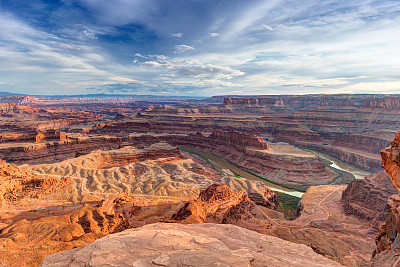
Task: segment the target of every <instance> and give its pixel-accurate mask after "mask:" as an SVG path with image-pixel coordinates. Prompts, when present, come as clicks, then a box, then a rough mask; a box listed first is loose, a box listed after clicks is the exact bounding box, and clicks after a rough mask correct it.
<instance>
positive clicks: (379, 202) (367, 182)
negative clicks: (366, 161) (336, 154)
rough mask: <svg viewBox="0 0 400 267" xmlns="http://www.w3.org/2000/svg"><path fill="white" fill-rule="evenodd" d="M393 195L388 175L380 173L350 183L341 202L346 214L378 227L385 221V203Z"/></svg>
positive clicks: (394, 191)
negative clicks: (373, 223)
mask: <svg viewBox="0 0 400 267" xmlns="http://www.w3.org/2000/svg"><path fill="white" fill-rule="evenodd" d="M395 193H396V190H395V189H394V187H393V185H392V183H391V182H390V178H389V175H387V174H386V173H384V172H381V173H377V174H372V175H370V176H367V177H365V179H357V180H355V181H352V182H351V183H350V184H349V185H348V186H347V188H346V190H344V191H343V195H342V202H343V204H344V208H345V210H346V213H348V214H354V215H356V216H358V217H360V218H361V219H365V220H369V221H375V224H376V225H378V224H379V223H382V222H384V221H385V220H386V218H387V208H386V202H387V199H388V197H390V196H391V195H393V194H395Z"/></svg>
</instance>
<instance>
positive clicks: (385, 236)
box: [372, 130, 400, 266]
mask: <svg viewBox="0 0 400 267" xmlns="http://www.w3.org/2000/svg"><path fill="white" fill-rule="evenodd" d="M381 156H382V167H383V168H385V171H386V172H387V173H388V174H389V176H390V180H391V181H392V184H393V186H394V187H395V188H396V190H397V191H398V192H399V193H400V130H399V131H397V132H396V136H395V139H394V141H393V142H392V143H391V146H390V147H388V148H385V149H384V150H382V152H381ZM387 208H388V212H389V217H388V218H387V220H386V222H385V223H384V224H382V225H381V226H380V227H378V231H379V233H378V235H377V236H376V250H375V252H374V258H373V260H372V261H373V266H398V264H399V251H400V216H399V214H400V195H399V194H395V195H392V196H390V197H389V199H388V201H387Z"/></svg>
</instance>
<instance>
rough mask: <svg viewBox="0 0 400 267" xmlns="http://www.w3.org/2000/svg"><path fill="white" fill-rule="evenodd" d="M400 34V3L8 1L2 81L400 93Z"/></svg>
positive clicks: (49, 87) (0, 25)
mask: <svg viewBox="0 0 400 267" xmlns="http://www.w3.org/2000/svg"><path fill="white" fill-rule="evenodd" d="M2 3H3V2H2ZM28 18H29V19H28ZM398 25H400V5H398V1H397V0H370V1H333V0H329V1H317V0H306V1H289V2H288V1H283V0H270V1H261V0H251V1H246V3H244V2H243V1H242V0H230V1H229V5H221V4H219V3H218V1H185V0H171V1H164V0H132V1H129V0H115V1H107V0H74V1H40V0H31V1H25V2H24V4H20V3H19V4H16V2H15V1H11V0H4V4H2V5H0V57H1V64H0V77H7V80H6V81H7V84H2V90H3V88H7V87H8V88H9V90H10V91H12V90H14V91H15V92H23V90H28V89H25V88H29V90H30V91H29V93H32V92H31V91H32V90H35V91H37V92H38V93H40V92H52V93H54V91H55V90H59V91H60V93H61V92H62V93H65V92H70V93H71V94H72V93H77V92H90V91H94V90H97V89H101V90H103V89H104V90H105V88H108V89H107V90H119V89H120V90H128V89H127V88H123V87H124V84H126V86H127V87H128V88H129V90H131V92H135V93H138V92H140V90H142V91H143V92H155V93H157V92H160V93H161V92H173V88H178V89H177V92H178V93H179V94H191V93H193V92H200V93H201V94H224V93H227V92H246V93H247V94H252V93H257V94H258V93H285V94H286V93H298V92H299V90H301V92H304V93H312V92H362V90H366V91H365V92H394V90H396V89H397V88H399V87H400V82H399V78H400V77H399V76H400V75H399V73H400V54H399V53H398V44H399V43H400V28H399V27H398ZM183 33H184V34H183ZM171 37H172V38H171ZM177 42H179V43H177ZM113 84H115V86H113ZM196 89H198V90H197V91H196ZM296 90H297V91H296ZM26 92H28V91H26Z"/></svg>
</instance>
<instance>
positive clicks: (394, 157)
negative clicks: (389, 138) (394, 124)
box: [381, 131, 400, 193]
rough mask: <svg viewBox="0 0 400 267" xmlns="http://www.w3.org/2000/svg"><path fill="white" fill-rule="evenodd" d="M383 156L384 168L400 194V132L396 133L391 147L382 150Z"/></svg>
mask: <svg viewBox="0 0 400 267" xmlns="http://www.w3.org/2000/svg"><path fill="white" fill-rule="evenodd" d="M381 156H382V167H383V168H385V171H386V172H387V173H388V174H389V176H390V180H391V181H392V184H393V186H394V187H395V188H396V190H397V192H399V193H400V131H397V132H396V136H395V139H394V141H393V142H392V143H391V146H390V147H388V148H385V149H384V150H382V152H381Z"/></svg>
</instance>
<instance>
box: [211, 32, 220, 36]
mask: <svg viewBox="0 0 400 267" xmlns="http://www.w3.org/2000/svg"><path fill="white" fill-rule="evenodd" d="M209 34H210V36H212V37H217V36H219V35H220V34H219V33H217V32H210V33H209Z"/></svg>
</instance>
